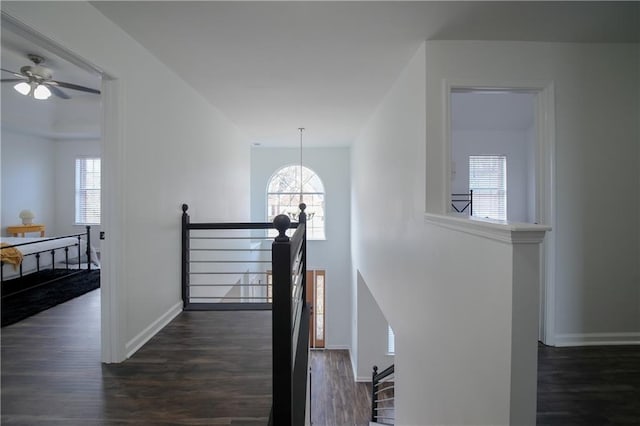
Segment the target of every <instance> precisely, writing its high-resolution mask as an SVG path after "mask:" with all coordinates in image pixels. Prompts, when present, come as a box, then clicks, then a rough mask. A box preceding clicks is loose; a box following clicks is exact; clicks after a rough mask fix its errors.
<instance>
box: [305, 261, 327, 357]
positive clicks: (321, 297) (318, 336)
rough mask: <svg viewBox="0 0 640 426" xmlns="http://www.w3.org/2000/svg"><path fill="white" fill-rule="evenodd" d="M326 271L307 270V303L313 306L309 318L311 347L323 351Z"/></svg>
mask: <svg viewBox="0 0 640 426" xmlns="http://www.w3.org/2000/svg"><path fill="white" fill-rule="evenodd" d="M325 278H326V273H325V271H324V270H319V269H316V270H307V303H308V304H309V306H311V316H310V318H309V345H310V347H311V348H312V349H323V348H324V340H325V337H324V335H325V328H326V321H325V286H326V279H325Z"/></svg>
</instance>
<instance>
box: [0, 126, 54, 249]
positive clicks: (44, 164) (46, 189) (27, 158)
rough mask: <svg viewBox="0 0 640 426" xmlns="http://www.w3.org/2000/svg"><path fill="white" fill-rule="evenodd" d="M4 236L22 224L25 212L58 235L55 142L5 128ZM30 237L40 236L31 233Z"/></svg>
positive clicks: (3, 135) (48, 232) (3, 179)
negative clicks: (55, 204) (10, 228)
mask: <svg viewBox="0 0 640 426" xmlns="http://www.w3.org/2000/svg"><path fill="white" fill-rule="evenodd" d="M0 155H1V156H2V177H1V178H2V218H1V220H0V222H1V223H2V234H3V235H7V233H6V227H7V226H11V225H20V224H21V223H22V221H21V219H20V217H19V216H18V215H19V214H20V211H21V210H24V209H28V210H31V211H32V212H33V213H34V214H35V215H36V217H35V218H34V223H38V224H44V225H45V226H46V229H47V231H46V232H47V235H55V234H53V232H54V231H55V219H54V218H55V211H54V194H55V185H54V177H55V170H54V161H53V158H54V142H53V141H51V140H50V139H46V138H41V137H38V136H31V135H25V134H22V133H16V132H13V131H11V130H8V129H5V128H4V127H3V128H2V145H1V147H0ZM28 236H30V237H39V235H37V234H29V235H28Z"/></svg>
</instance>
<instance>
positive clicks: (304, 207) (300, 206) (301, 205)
mask: <svg viewBox="0 0 640 426" xmlns="http://www.w3.org/2000/svg"><path fill="white" fill-rule="evenodd" d="M298 208H300V210H302V211H304V209H306V208H307V205H306V204H305V203H300V204H299V205H298Z"/></svg>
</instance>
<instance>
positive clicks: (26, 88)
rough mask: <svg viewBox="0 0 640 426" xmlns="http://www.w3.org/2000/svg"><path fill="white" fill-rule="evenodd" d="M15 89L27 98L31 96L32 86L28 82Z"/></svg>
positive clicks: (21, 83)
mask: <svg viewBox="0 0 640 426" xmlns="http://www.w3.org/2000/svg"><path fill="white" fill-rule="evenodd" d="M13 88H14V89H16V92H18V93H20V94H21V95H25V96H27V95H29V92H30V91H31V85H30V84H29V83H27V82H26V81H23V82H20V83H18V84H16V85H15V86H13Z"/></svg>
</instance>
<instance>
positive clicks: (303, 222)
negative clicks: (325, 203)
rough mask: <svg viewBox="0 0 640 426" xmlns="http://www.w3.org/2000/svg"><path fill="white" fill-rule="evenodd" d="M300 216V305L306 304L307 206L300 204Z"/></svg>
mask: <svg viewBox="0 0 640 426" xmlns="http://www.w3.org/2000/svg"><path fill="white" fill-rule="evenodd" d="M298 207H300V215H299V216H298V223H299V224H300V226H302V225H304V227H305V230H304V234H303V237H302V303H304V304H305V305H306V304H307V229H306V227H307V213H305V209H306V208H307V205H306V204H305V203H300V205H299V206H298Z"/></svg>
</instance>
